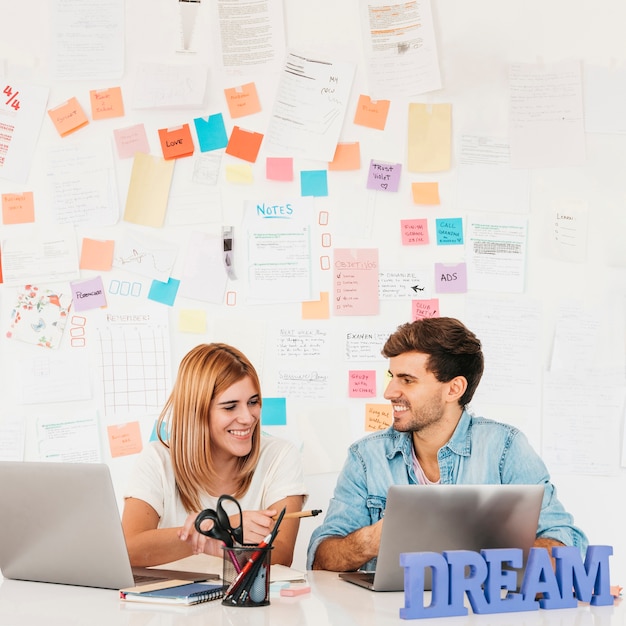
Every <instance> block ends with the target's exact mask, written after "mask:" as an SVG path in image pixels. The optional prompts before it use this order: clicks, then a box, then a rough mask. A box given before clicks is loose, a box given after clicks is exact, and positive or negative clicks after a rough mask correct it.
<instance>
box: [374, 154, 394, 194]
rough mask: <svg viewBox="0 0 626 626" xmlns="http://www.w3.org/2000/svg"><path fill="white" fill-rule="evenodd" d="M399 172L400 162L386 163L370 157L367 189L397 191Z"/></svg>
mask: <svg viewBox="0 0 626 626" xmlns="http://www.w3.org/2000/svg"><path fill="white" fill-rule="evenodd" d="M401 172H402V164H401V163H386V162H384V161H375V160H374V159H372V160H371V161H370V169H369V173H368V176H367V189H374V190H376V191H398V187H399V185H400V174H401Z"/></svg>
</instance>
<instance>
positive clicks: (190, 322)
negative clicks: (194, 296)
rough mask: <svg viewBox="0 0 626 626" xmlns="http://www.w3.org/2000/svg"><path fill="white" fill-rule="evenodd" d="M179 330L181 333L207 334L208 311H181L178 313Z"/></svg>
mask: <svg viewBox="0 0 626 626" xmlns="http://www.w3.org/2000/svg"><path fill="white" fill-rule="evenodd" d="M178 330H179V331H180V332H181V333H196V334H198V335H202V334H204V333H206V311H204V310H203V309H181V311H180V312H179V313H178Z"/></svg>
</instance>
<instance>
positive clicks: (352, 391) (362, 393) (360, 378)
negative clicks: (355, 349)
mask: <svg viewBox="0 0 626 626" xmlns="http://www.w3.org/2000/svg"><path fill="white" fill-rule="evenodd" d="M348 396H349V397H350V398H374V397H376V371H375V370H351V371H350V372H349V373H348Z"/></svg>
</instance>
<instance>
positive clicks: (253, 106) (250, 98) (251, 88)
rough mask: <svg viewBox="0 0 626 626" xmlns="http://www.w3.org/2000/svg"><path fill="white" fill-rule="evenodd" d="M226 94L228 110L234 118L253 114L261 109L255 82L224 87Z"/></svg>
mask: <svg viewBox="0 0 626 626" xmlns="http://www.w3.org/2000/svg"><path fill="white" fill-rule="evenodd" d="M224 95H225V96H226V104H227V105H228V112H229V113H230V116H231V117H232V118H233V119H234V118H236V117H243V116H244V115H252V114H253V113H258V112H259V111H260V110H261V103H260V102H259V96H258V95H257V91H256V85H255V84H254V83H247V84H245V85H240V86H239V87H231V88H230V89H224Z"/></svg>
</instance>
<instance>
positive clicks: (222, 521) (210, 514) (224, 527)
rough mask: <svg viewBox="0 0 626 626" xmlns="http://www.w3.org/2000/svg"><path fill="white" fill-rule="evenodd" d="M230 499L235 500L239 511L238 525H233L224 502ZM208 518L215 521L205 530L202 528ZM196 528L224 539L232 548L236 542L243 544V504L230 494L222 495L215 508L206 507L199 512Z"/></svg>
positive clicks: (208, 535)
mask: <svg viewBox="0 0 626 626" xmlns="http://www.w3.org/2000/svg"><path fill="white" fill-rule="evenodd" d="M224 500H229V501H230V502H234V503H235V505H236V507H237V510H238V511H239V524H238V525H237V526H234V527H233V526H231V524H230V518H229V517H228V513H227V512H226V510H225V509H224V505H223V504H222V502H223V501H224ZM206 519H210V520H212V521H213V526H211V528H210V530H203V529H202V528H200V525H201V524H202V522H203V521H204V520H206ZM194 525H195V527H196V530H197V531H198V532H199V533H201V534H202V535H206V536H207V537H213V539H217V540H218V541H223V542H224V543H225V544H226V545H227V546H228V547H229V548H232V547H233V546H234V545H235V543H239V544H243V514H242V512H241V506H240V504H239V502H238V501H237V500H236V499H235V498H233V497H232V496H229V495H223V496H220V497H219V498H218V500H217V505H216V507H215V509H204V511H201V512H200V513H198V517H196V521H195V523H194Z"/></svg>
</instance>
